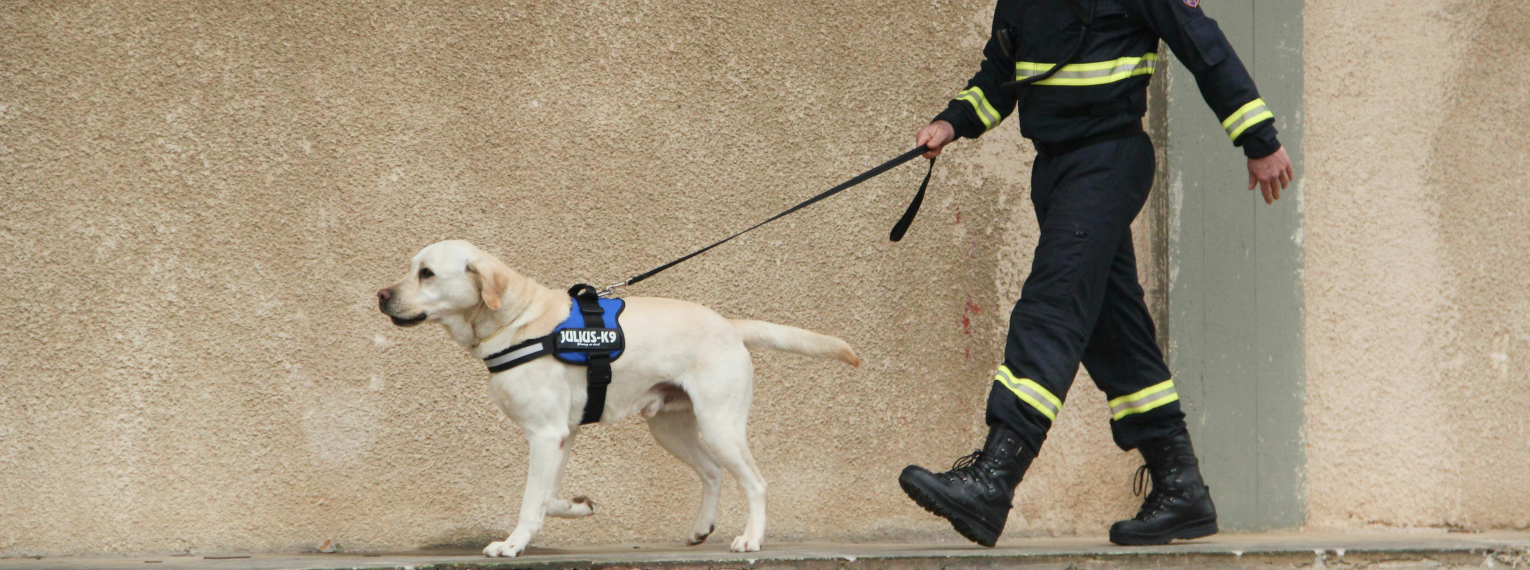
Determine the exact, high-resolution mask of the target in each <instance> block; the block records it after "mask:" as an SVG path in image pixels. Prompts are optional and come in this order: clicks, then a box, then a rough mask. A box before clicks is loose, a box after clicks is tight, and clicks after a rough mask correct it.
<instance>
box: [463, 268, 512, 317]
mask: <svg viewBox="0 0 1530 570" xmlns="http://www.w3.org/2000/svg"><path fill="white" fill-rule="evenodd" d="M467 270H468V272H469V273H473V274H475V275H477V276H478V294H479V295H480V296H482V297H483V304H484V305H487V306H488V307H489V309H491V310H495V311H498V310H499V308H500V307H501V306H503V305H504V301H505V292H506V291H507V290H509V289H510V268H509V267H505V264H503V263H500V262H499V260H497V259H494V258H491V257H481V258H478V259H475V260H473V262H472V263H469V264H468V266H467Z"/></svg>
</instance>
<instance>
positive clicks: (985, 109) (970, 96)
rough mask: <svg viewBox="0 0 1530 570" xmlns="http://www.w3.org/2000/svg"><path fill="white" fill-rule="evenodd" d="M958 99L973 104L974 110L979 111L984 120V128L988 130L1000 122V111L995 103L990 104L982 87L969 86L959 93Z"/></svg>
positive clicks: (978, 113) (979, 115) (980, 117)
mask: <svg viewBox="0 0 1530 570" xmlns="http://www.w3.org/2000/svg"><path fill="white" fill-rule="evenodd" d="M956 100H957V101H965V102H966V103H967V104H968V105H972V110H973V111H974V112H976V113H977V116H978V118H979V119H982V120H983V130H985V131H986V130H988V129H991V128H993V126H994V125H997V124H999V112H998V111H997V110H995V109H994V108H993V105H990V104H988V97H987V96H985V95H983V90H982V89H980V88H977V87H969V88H967V89H966V90H964V91H962V92H961V93H957V94H956Z"/></svg>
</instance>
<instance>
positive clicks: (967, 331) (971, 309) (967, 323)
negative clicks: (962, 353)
mask: <svg viewBox="0 0 1530 570" xmlns="http://www.w3.org/2000/svg"><path fill="white" fill-rule="evenodd" d="M981 312H983V308H982V307H979V306H978V304H977V303H974V302H972V299H967V305H966V306H965V307H962V334H964V335H967V336H972V316H973V315H976V314H978V313H981ZM968 357H969V358H970V357H971V355H970V354H969V355H968Z"/></svg>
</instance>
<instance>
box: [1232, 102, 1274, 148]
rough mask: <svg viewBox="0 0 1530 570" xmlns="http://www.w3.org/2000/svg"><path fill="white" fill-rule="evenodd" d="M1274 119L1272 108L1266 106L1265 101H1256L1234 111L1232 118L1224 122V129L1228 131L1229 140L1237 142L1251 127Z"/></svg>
mask: <svg viewBox="0 0 1530 570" xmlns="http://www.w3.org/2000/svg"><path fill="white" fill-rule="evenodd" d="M1274 118H1275V113H1273V112H1271V111H1270V107H1269V106H1268V105H1265V104H1264V99H1255V100H1253V101H1251V102H1249V104H1247V105H1244V106H1243V107H1242V108H1240V109H1238V110H1237V111H1234V112H1233V114H1232V115H1231V116H1228V117H1227V120H1225V121H1222V128H1223V129H1225V130H1226V131H1227V136H1228V138H1231V139H1232V140H1233V141H1235V142H1236V141H1237V140H1238V136H1239V135H1242V134H1243V131H1246V130H1248V128H1249V127H1252V126H1254V125H1257V124H1259V123H1262V122H1264V121H1265V120H1268V119H1274Z"/></svg>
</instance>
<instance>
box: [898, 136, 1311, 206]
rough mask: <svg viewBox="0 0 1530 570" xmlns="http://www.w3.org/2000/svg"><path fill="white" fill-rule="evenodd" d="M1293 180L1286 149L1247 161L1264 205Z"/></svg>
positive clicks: (1251, 185)
mask: <svg viewBox="0 0 1530 570" xmlns="http://www.w3.org/2000/svg"><path fill="white" fill-rule="evenodd" d="M932 126H933V125H932ZM925 128H926V129H928V128H930V127H925ZM919 132H920V133H921V134H922V133H924V131H919ZM1295 178H1296V171H1295V170H1293V169H1292V168H1291V157H1289V156H1286V147H1280V148H1279V149H1277V150H1276V151H1275V153H1274V154H1271V155H1269V156H1266V157H1264V158H1250V159H1248V189H1249V190H1253V189H1254V187H1255V186H1258V187H1259V191H1260V192H1261V193H1263V194H1264V203H1266V204H1274V203H1275V201H1276V200H1279V199H1280V191H1281V190H1285V188H1286V186H1289V185H1290V184H1291V180H1292V179H1295Z"/></svg>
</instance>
